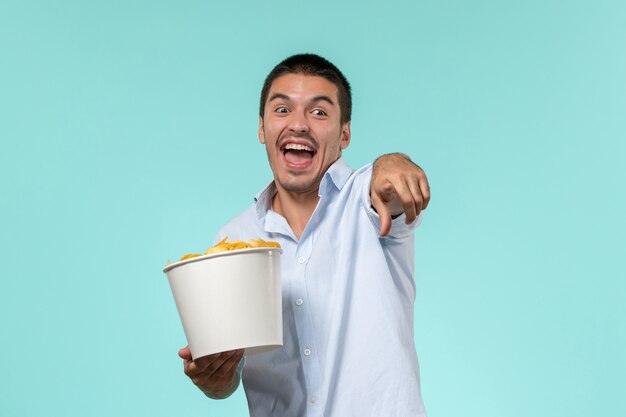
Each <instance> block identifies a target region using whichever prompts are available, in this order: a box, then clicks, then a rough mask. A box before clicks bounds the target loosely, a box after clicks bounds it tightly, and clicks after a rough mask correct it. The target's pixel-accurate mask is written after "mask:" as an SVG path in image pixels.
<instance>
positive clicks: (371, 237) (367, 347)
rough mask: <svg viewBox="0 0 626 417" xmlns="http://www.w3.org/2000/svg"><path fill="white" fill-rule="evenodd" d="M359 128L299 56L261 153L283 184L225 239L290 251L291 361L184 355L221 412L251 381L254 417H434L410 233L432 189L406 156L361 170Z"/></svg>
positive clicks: (266, 110) (286, 312) (263, 117)
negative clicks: (419, 335) (420, 342)
mask: <svg viewBox="0 0 626 417" xmlns="http://www.w3.org/2000/svg"><path fill="white" fill-rule="evenodd" d="M350 118H351V92H350V85H349V84H348V81H347V80H346V79H345V77H344V76H343V74H342V73H341V72H340V71H339V70H338V69H337V68H336V67H335V66H334V65H333V64H331V63H330V62H328V61H327V60H325V59H324V58H321V57H319V56H316V55H310V54H303V55H295V56H293V57H290V58H288V59H286V60H284V61H283V62H281V63H280V64H278V65H277V66H276V67H275V68H274V69H273V70H272V72H271V73H270V74H269V75H268V77H267V79H266V80H265V85H264V87H263V90H262V93H261V108H260V118H259V141H260V142H261V144H263V145H265V149H266V151H267V157H268V160H269V163H270V165H271V168H272V171H273V174H274V180H273V181H272V182H271V183H270V184H269V185H268V186H267V187H266V188H265V189H264V190H262V191H261V192H260V193H259V194H258V195H257V196H256V199H255V204H254V205H253V206H252V207H251V208H249V209H248V210H246V211H245V212H243V213H242V214H240V215H239V216H238V217H236V218H235V219H234V220H232V221H231V222H229V223H228V224H227V225H225V226H224V227H223V228H222V229H221V230H220V232H219V233H218V236H217V238H218V239H221V238H222V237H223V236H228V237H229V238H230V239H241V240H247V239H250V238H257V237H262V238H263V239H267V240H276V241H278V242H280V244H281V246H282V248H283V255H282V257H281V262H282V281H283V282H282V285H283V326H284V329H283V333H284V347H283V348H282V349H276V350H273V351H270V352H266V353H261V354H257V355H251V356H248V357H246V358H245V359H243V360H242V357H243V351H241V350H238V351H231V352H223V353H220V354H215V355H210V356H206V357H202V358H198V359H196V360H193V359H192V358H191V354H190V352H189V348H188V347H186V348H183V349H181V350H180V352H179V355H180V356H181V358H183V360H184V368H185V373H186V374H187V375H188V376H189V377H190V378H191V379H192V381H193V382H194V384H196V385H197V386H198V387H199V388H200V389H201V390H202V391H203V392H204V393H205V394H206V395H207V396H209V397H211V398H226V397H228V396H229V395H230V394H231V393H232V392H234V390H235V389H236V388H237V386H238V385H239V381H240V379H241V378H243V382H244V388H245V391H246V396H247V399H248V404H249V407H250V414H251V415H253V416H281V417H290V416H294V417H296V416H327V417H345V416H385V417H390V416H425V411H424V406H423V403H422V398H421V394H420V385H419V367H418V361H417V355H416V353H415V345H414V341H413V311H414V310H413V305H414V300H415V284H414V280H413V229H414V228H415V227H416V226H417V224H418V223H419V222H420V221H421V216H419V214H420V212H421V210H423V209H425V208H426V206H427V205H428V201H429V199H430V191H429V186H428V182H427V180H426V176H425V174H424V172H423V171H422V170H421V169H420V168H419V167H418V166H417V165H415V164H414V163H412V162H411V160H410V159H409V158H408V157H407V156H406V155H403V154H389V155H384V156H381V157H380V158H378V159H377V160H376V161H375V162H374V163H373V165H368V166H365V167H363V168H361V169H359V170H357V171H354V170H353V169H351V168H350V167H349V166H348V165H347V164H346V162H345V161H344V159H343V158H342V157H341V151H342V150H343V149H345V148H346V147H347V146H348V145H349V144H350V139H351V134H350ZM242 371H243V372H242Z"/></svg>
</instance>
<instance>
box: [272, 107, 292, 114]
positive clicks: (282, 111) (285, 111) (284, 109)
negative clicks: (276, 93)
mask: <svg viewBox="0 0 626 417" xmlns="http://www.w3.org/2000/svg"><path fill="white" fill-rule="evenodd" d="M274 112H276V113H289V109H288V108H287V107H285V106H280V107H277V108H276V110H274Z"/></svg>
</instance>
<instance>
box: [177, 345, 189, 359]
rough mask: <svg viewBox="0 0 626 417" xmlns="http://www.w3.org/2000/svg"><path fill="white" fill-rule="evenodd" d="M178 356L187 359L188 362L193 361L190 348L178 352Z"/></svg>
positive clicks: (186, 347)
mask: <svg viewBox="0 0 626 417" xmlns="http://www.w3.org/2000/svg"><path fill="white" fill-rule="evenodd" d="M178 356H180V357H181V359H185V360H187V361H190V360H191V350H190V349H189V346H185V347H184V348H182V349H181V350H179V351H178Z"/></svg>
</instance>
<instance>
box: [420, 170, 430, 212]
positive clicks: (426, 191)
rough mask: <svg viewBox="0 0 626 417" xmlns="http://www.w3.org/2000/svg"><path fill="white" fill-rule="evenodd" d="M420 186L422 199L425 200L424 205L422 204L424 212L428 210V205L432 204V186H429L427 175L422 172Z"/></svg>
mask: <svg viewBox="0 0 626 417" xmlns="http://www.w3.org/2000/svg"><path fill="white" fill-rule="evenodd" d="M419 186H420V191H421V193H422V197H423V198H424V203H423V204H422V210H426V207H428V203H429V202H430V184H428V178H427V177H426V174H424V173H423V172H422V175H420V177H419Z"/></svg>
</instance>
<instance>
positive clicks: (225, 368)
mask: <svg viewBox="0 0 626 417" xmlns="http://www.w3.org/2000/svg"><path fill="white" fill-rule="evenodd" d="M241 358H243V349H241V350H237V351H235V353H234V354H233V356H231V357H230V358H228V359H227V360H226V362H224V363H223V364H222V366H220V367H219V368H218V369H216V370H215V373H214V375H215V376H217V377H219V378H224V377H226V376H229V377H232V375H233V373H234V371H235V369H236V368H237V366H238V365H239V362H240V361H241Z"/></svg>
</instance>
